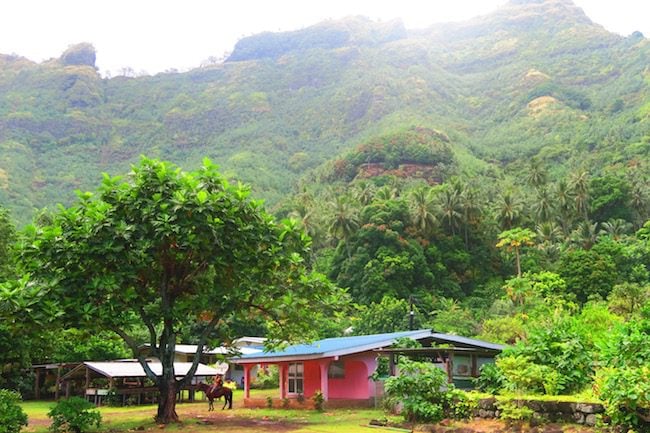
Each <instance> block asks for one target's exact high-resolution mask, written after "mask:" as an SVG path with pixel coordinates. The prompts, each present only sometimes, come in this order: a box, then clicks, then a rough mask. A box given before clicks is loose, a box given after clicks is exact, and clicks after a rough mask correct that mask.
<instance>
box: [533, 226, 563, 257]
mask: <svg viewBox="0 0 650 433" xmlns="http://www.w3.org/2000/svg"><path fill="white" fill-rule="evenodd" d="M535 234H536V235H537V240H538V244H537V249H539V250H540V251H541V252H543V253H544V254H545V255H546V257H547V258H548V259H552V258H554V257H556V256H557V254H558V253H559V252H560V248H559V245H558V241H559V239H560V237H561V236H562V230H560V228H559V227H558V226H557V224H555V223H554V222H551V221H547V222H543V223H540V224H538V225H537V226H536V227H535Z"/></svg>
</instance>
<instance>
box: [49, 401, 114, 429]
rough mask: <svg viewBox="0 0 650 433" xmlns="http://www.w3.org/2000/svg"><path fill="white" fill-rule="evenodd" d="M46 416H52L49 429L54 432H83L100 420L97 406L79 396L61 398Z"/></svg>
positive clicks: (97, 424)
mask: <svg viewBox="0 0 650 433" xmlns="http://www.w3.org/2000/svg"><path fill="white" fill-rule="evenodd" d="M47 416H49V417H50V418H52V425H51V426H50V430H51V431H52V432H54V433H68V432H71V433H83V432H85V431H87V430H88V429H89V428H90V427H92V426H93V425H94V426H96V427H99V425H100V424H101V421H102V416H101V415H100V414H99V411H98V410H97V408H96V407H95V406H94V405H93V404H92V403H90V402H88V401H86V400H84V399H83V398H81V397H70V398H68V399H65V400H61V401H60V402H58V403H57V405H56V406H54V408H53V409H52V410H51V411H50V412H49V413H48V414H47Z"/></svg>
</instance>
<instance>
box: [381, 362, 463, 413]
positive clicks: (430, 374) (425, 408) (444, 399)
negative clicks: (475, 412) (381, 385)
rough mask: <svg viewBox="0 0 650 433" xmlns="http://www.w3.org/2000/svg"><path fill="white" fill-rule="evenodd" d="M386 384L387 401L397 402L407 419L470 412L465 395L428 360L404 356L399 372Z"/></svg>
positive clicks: (387, 380)
mask: <svg viewBox="0 0 650 433" xmlns="http://www.w3.org/2000/svg"><path fill="white" fill-rule="evenodd" d="M385 387H386V388H385V389H386V396H387V397H388V400H389V402H392V403H397V402H400V403H401V404H402V405H403V406H402V415H403V416H404V418H406V420H408V421H412V422H415V421H420V422H438V421H440V420H442V419H443V418H452V419H466V418H469V417H470V415H471V413H472V410H471V409H472V407H471V403H470V402H469V401H468V397H467V395H466V394H464V393H462V392H458V391H457V390H456V389H455V388H454V386H453V385H451V384H448V383H447V374H446V373H445V372H444V371H443V370H441V369H440V368H438V367H436V366H435V365H433V364H430V363H426V362H414V361H409V360H407V359H403V360H402V361H401V362H400V375H399V376H394V377H389V378H388V379H386V383H385Z"/></svg>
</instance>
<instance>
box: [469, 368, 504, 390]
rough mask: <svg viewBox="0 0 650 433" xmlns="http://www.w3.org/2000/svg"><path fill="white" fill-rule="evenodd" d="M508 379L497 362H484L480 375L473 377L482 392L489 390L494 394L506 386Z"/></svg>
mask: <svg viewBox="0 0 650 433" xmlns="http://www.w3.org/2000/svg"><path fill="white" fill-rule="evenodd" d="M505 382H506V379H505V377H504V376H503V372H502V371H501V370H500V369H499V367H497V366H496V364H492V363H490V364H483V365H482V366H481V369H480V375H479V377H477V378H475V379H473V383H474V386H475V387H476V389H478V390H479V391H481V392H487V393H489V394H492V395H496V394H498V393H499V391H500V390H501V389H503V388H504V386H505Z"/></svg>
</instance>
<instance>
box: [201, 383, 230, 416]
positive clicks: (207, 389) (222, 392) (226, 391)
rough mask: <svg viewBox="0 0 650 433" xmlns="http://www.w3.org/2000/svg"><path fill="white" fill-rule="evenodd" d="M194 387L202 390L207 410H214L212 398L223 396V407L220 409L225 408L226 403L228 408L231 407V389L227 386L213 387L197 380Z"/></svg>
mask: <svg viewBox="0 0 650 433" xmlns="http://www.w3.org/2000/svg"><path fill="white" fill-rule="evenodd" d="M196 389H198V390H199V391H203V393H204V394H205V396H206V397H207V398H208V402H209V405H208V411H212V410H214V399H215V398H219V397H223V398H224V400H225V401H224V402H223V407H222V408H221V410H224V409H225V408H226V405H228V409H232V389H230V388H228V387H227V386H222V387H220V388H217V389H213V387H212V386H210V385H207V384H205V383H203V382H199V383H197V384H196Z"/></svg>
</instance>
